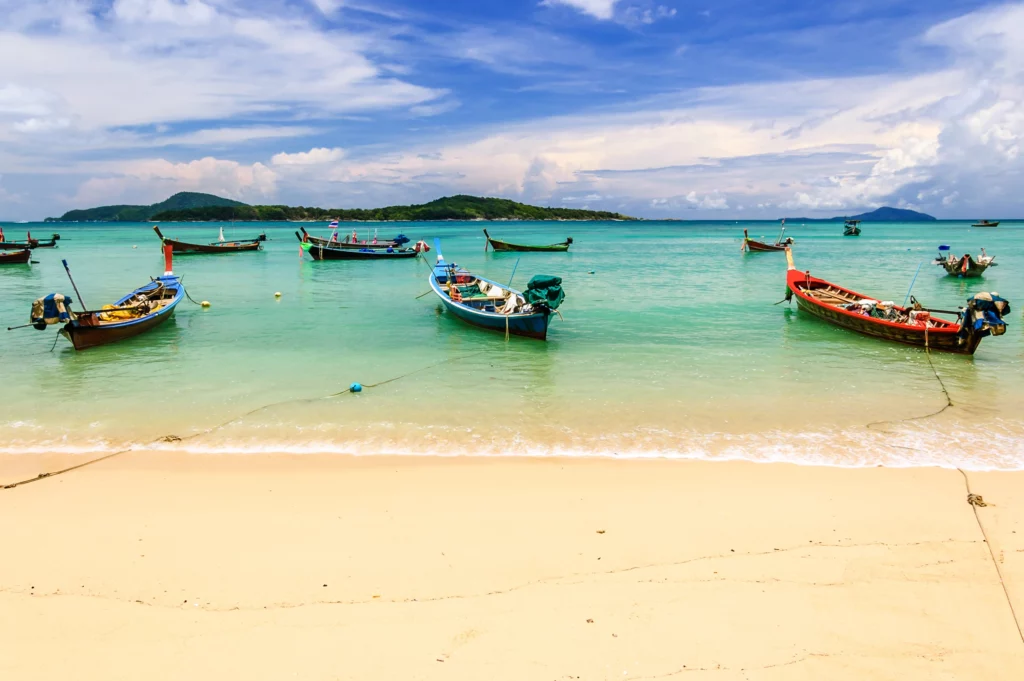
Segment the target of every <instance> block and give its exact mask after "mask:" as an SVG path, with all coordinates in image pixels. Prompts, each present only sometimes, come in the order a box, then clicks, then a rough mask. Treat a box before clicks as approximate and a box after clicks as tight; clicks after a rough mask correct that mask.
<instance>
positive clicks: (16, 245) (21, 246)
mask: <svg viewBox="0 0 1024 681" xmlns="http://www.w3.org/2000/svg"><path fill="white" fill-rule="evenodd" d="M38 244H39V242H38V241H0V251H23V250H25V249H30V250H31V249H33V248H37V247H38Z"/></svg>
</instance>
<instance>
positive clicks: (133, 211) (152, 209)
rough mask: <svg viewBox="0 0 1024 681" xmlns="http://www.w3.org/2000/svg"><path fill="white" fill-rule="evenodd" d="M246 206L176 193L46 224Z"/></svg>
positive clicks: (67, 215) (132, 219)
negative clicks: (155, 200) (143, 203)
mask: <svg viewBox="0 0 1024 681" xmlns="http://www.w3.org/2000/svg"><path fill="white" fill-rule="evenodd" d="M245 205H246V204H244V203H241V202H239V201H232V200H231V199H222V198H221V197H219V196H214V195H213V194H201V193H199V192H178V193H177V194H175V195H174V196H172V197H171V198H169V199H167V200H166V201H161V202H160V203H154V204H153V205H152V206H100V207H99V208H87V209H85V210H70V211H68V212H67V213H64V215H62V216H61V217H59V218H46V222H146V221H148V220H151V219H152V218H153V216H154V215H156V214H158V213H163V212H166V211H169V210H190V209H195V208H209V207H213V206H222V207H237V206H245Z"/></svg>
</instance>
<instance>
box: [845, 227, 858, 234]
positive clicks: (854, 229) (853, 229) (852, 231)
mask: <svg viewBox="0 0 1024 681" xmlns="http://www.w3.org/2000/svg"><path fill="white" fill-rule="evenodd" d="M843 236H860V227H847V228H846V229H844V230H843Z"/></svg>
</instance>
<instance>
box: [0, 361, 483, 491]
mask: <svg viewBox="0 0 1024 681" xmlns="http://www.w3.org/2000/svg"><path fill="white" fill-rule="evenodd" d="M484 352H486V351H485V350H481V351H479V352H472V353H470V354H468V355H462V356H460V357H449V358H448V359H444V360H441V361H440V362H435V363H434V364H428V365H427V366H424V367H420V368H419V369H413V370H412V371H409V372H407V373H404V374H402V375H400V376H395V377H393V378H389V379H386V380H383V381H378V382H377V383H367V384H365V385H364V386H363V387H364V388H377V387H379V386H382V385H387V384H388V383H394V382H395V381H398V380H401V379H403V378H407V377H409V376H412V375H413V374H418V373H422V372H424V371H429V370H430V369H436V368H437V367H439V366H442V365H444V364H450V363H452V362H458V361H461V360H464V359H469V358H470V357H475V356H476V355H481V354H483V353H484ZM350 392H352V388H351V387H350V388H346V389H345V390H342V391H340V392H336V393H331V394H330V395H325V396H323V397H300V398H297V399H293V400H283V401H281V402H273V403H271V404H265V405H263V406H262V407H256V408H255V409H251V410H249V411H247V412H245V413H244V414H241V415H239V416H235V417H233V418H231V419H229V420H227V421H224V422H223V423H219V424H217V425H215V426H211V427H210V428H207V429H206V430H202V431H200V432H198V433H193V434H192V435H186V436H185V437H178V436H177V435H161V436H160V437H158V438H156V439H153V440H149V441H147V442H144V443H143V444H144V445H153V444H156V443H158V442H184V441H186V440H192V439H194V438H197V437H201V436H203V435H209V434H210V433H213V432H216V431H218V430H220V429H222V428H226V427H227V426H229V425H231V424H232V423H235V422H236V421H241V420H242V419H244V418H247V417H249V416H252V415H253V414H256V413H259V412H261V411H265V410H267V409H272V408H273V407H280V406H283V405H286V404H294V403H298V402H316V401H319V400H328V399H331V398H332V397H338V396H340V395H345V394H347V393H350ZM133 450H134V448H133V447H126V448H125V449H121V450H118V451H116V452H110V453H109V454H104V455H103V456H101V457H99V458H96V459H90V460H89V461H83V462H82V463H79V464H75V465H74V466H69V467H68V468H62V469H61V470H58V471H51V472H49V473H40V474H39V475H37V476H36V477H34V478H27V479H25V480H19V481H17V482H12V483H9V484H7V485H0V489H14V488H15V487H20V486H21V485H27V484H29V483H30V482H37V481H39V480H43V479H45V478H52V477H54V476H57V475H63V474H64V473H70V472H71V471H75V470H78V469H79V468H84V467H86V466H91V465H92V464H94V463H99V462H100V461H106V460H107V459H111V458H113V457H115V456H118V455H120V454H127V453H128V452H131V451H133Z"/></svg>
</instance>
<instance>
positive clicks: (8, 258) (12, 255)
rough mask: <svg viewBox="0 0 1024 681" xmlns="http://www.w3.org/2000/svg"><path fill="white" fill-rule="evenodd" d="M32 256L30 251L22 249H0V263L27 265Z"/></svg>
mask: <svg viewBox="0 0 1024 681" xmlns="http://www.w3.org/2000/svg"><path fill="white" fill-rule="evenodd" d="M31 257H32V251H31V250H29V249H27V248H26V249H24V250H21V251H0V265H27V264H28V261H29V259H30V258H31Z"/></svg>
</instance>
